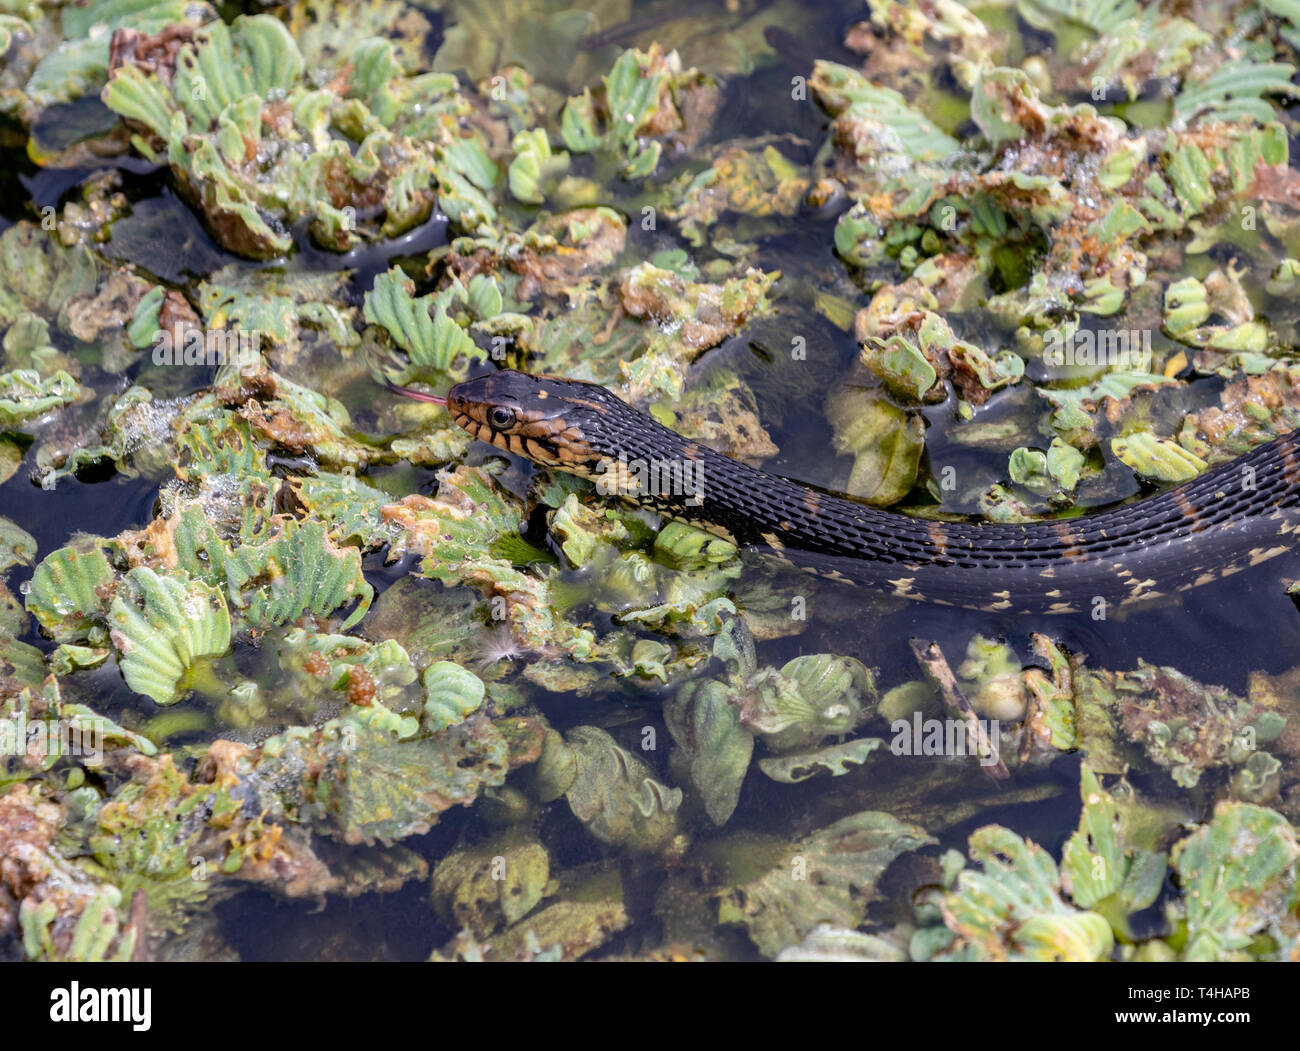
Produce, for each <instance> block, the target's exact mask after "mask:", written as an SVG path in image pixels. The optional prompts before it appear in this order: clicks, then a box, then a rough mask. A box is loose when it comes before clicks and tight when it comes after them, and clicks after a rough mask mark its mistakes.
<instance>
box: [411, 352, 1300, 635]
mask: <svg viewBox="0 0 1300 1051" xmlns="http://www.w3.org/2000/svg"><path fill="white" fill-rule="evenodd" d="M389 386H390V388H392V389H393V390H394V391H396V392H397V393H400V394H404V395H407V396H409V397H414V398H418V399H420V400H424V401H432V402H436V403H438V404H441V405H444V406H445V407H446V408H447V410H448V411H449V412H450V414H451V416H452V418H453V419H454V421H455V422H456V423H457V424H458V425H459V426H460V427H462V428H463V429H464V430H466V431H467V432H468V433H469V434H470V435H472V436H473V437H475V438H477V439H479V440H481V441H484V442H487V443H489V444H490V445H492V446H494V447H495V448H497V449H500V450H503V451H505V452H509V453H512V454H515V455H517V456H520V457H523V458H525V459H527V460H530V461H532V462H533V463H535V464H538V465H540V466H542V467H547V468H552V469H555V470H559V471H564V472H568V473H570V474H574V475H578V476H580V477H584V478H588V479H591V480H593V481H595V482H596V483H597V488H598V491H599V492H601V493H606V494H609V495H611V496H618V497H619V498H621V499H623V500H627V501H630V502H632V503H635V504H638V505H641V506H644V507H647V508H649V509H651V510H653V511H655V512H657V513H658V514H660V515H663V516H666V517H669V518H672V519H676V520H679V521H682V522H686V523H688V524H690V525H694V526H696V527H699V528H702V529H704V530H707V531H708V532H710V533H712V534H714V535H717V536H720V537H722V538H724V539H726V540H728V541H730V542H731V543H732V544H734V545H736V546H737V547H738V548H742V549H746V550H756V551H758V552H760V553H763V554H767V555H772V556H775V557H777V558H779V559H781V560H782V561H785V562H787V563H792V564H794V565H796V566H799V567H800V568H803V569H807V570H810V571H811V572H814V573H816V574H818V575H820V576H824V577H829V578H831V579H834V580H840V581H846V582H849V583H853V584H859V585H863V586H866V587H868V588H874V589H876V590H878V591H881V592H885V593H888V594H892V595H895V596H898V597H900V598H904V599H909V600H914V601H918V602H928V603H933V604H937V605H946V606H958V607H963V608H966V609H974V610H982V611H986V612H992V613H1008V614H1073V613H1087V614H1091V615H1092V616H1093V618H1094V619H1104V617H1105V616H1106V615H1107V611H1108V610H1110V609H1114V608H1126V607H1139V606H1144V605H1146V604H1148V603H1155V602H1158V601H1159V600H1162V599H1167V598H1168V597H1169V596H1172V595H1176V594H1177V593H1179V592H1184V591H1188V590H1190V589H1192V588H1196V587H1200V586H1203V585H1205V584H1209V583H1210V582H1212V581H1215V580H1220V579H1222V578H1224V577H1228V576H1231V575H1232V574H1234V573H1237V572H1240V571H1241V570H1243V569H1246V568H1248V567H1249V566H1253V565H1256V564H1259V563H1261V562H1265V561H1267V560H1269V559H1272V558H1275V557H1277V556H1278V555H1281V554H1283V553H1285V552H1287V551H1289V550H1291V548H1292V546H1293V542H1294V538H1295V533H1296V530H1297V528H1300V432H1297V431H1292V432H1288V433H1285V434H1282V435H1280V436H1278V437H1276V438H1274V439H1272V440H1271V441H1268V442H1266V443H1264V444H1261V445H1258V446H1256V447H1255V448H1254V449H1252V450H1250V451H1249V452H1247V453H1245V454H1243V455H1241V456H1238V457H1237V458H1236V459H1234V460H1231V461H1228V462H1226V463H1224V464H1221V465H1219V466H1217V467H1214V468H1212V469H1210V470H1208V471H1205V472H1203V473H1201V474H1200V475H1198V476H1197V477H1195V478H1193V479H1191V480H1190V481H1186V482H1184V483H1182V484H1180V485H1177V486H1173V487H1170V488H1166V489H1163V490H1161V491H1158V492H1156V493H1154V494H1152V495H1150V496H1147V497H1145V498H1141V499H1138V500H1133V501H1129V502H1126V503H1120V504H1117V505H1114V506H1111V507H1108V508H1105V509H1101V510H1097V511H1093V512H1088V513H1084V514H1081V515H1075V516H1073V517H1061V518H1046V519H1041V520H1036V521H1027V522H1020V523H1005V522H987V521H979V520H972V521H947V520H937V519H923V518H918V517H912V516H910V515H907V514H904V513H901V512H898V511H891V510H887V509H885V508H880V507H874V506H871V505H869V504H866V503H859V502H857V501H854V500H851V499H847V498H843V497H838V496H832V495H830V494H829V493H825V492H822V491H820V490H817V489H812V488H809V487H808V486H805V485H800V484H799V483H797V482H795V481H792V480H790V479H788V478H784V477H782V476H780V475H775V474H770V473H767V472H765V471H763V470H760V469H759V468H756V467H751V466H749V465H748V464H745V463H742V462H740V461H739V460H735V459H732V458H731V457H728V456H725V455H724V454H722V453H720V452H718V451H716V450H714V449H712V448H710V447H709V446H707V445H705V444H703V443H701V442H698V441H694V440H692V439H689V438H686V437H684V436H683V435H681V434H678V433H677V432H676V431H674V430H672V429H671V428H669V427H666V426H664V425H663V424H662V423H660V422H659V421H657V420H655V419H654V418H653V417H651V416H649V415H647V414H646V413H643V412H641V411H639V410H637V409H636V408H634V407H633V406H632V405H630V404H628V403H627V402H624V401H623V400H621V399H620V398H618V397H617V396H616V395H615V394H613V393H612V392H611V391H609V390H607V389H606V388H605V387H603V386H600V385H598V384H595V383H588V382H584V381H580V380H571V379H563V378H559V377H555V376H547V375H536V374H530V373H525V372H520V371H516V370H514V369H500V370H497V371H495V372H492V373H488V374H486V375H484V376H480V377H478V378H474V379H470V380H466V381H465V382H462V383H457V384H455V385H454V386H452V387H451V389H450V390H449V391H448V393H447V395H446V396H445V397H440V396H437V395H433V394H429V393H426V392H423V391H418V390H412V389H410V388H406V387H400V386H396V385H394V384H392V383H390V384H389ZM1099 612H1100V614H1101V615H1100V616H1098V613H1099Z"/></svg>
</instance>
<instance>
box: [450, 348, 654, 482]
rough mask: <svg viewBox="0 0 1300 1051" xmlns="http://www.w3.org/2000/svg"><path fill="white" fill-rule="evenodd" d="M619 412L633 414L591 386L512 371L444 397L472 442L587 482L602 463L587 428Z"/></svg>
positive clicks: (473, 382) (471, 382)
mask: <svg viewBox="0 0 1300 1051" xmlns="http://www.w3.org/2000/svg"><path fill="white" fill-rule="evenodd" d="M611 402H612V403H613V404H612V405H611V404H610V403H611ZM620 408H621V409H623V410H625V411H629V412H630V411H632V410H631V409H630V408H629V407H628V406H626V405H624V403H623V402H621V401H619V400H618V399H617V398H615V397H614V396H613V395H612V394H610V393H609V392H608V391H606V390H605V389H604V388H603V387H598V386H596V385H595V384H591V383H581V382H578V381H576V380H565V379H557V378H555V377H552V376H530V375H529V374H527V373H525V372H516V371H515V370H513V369H502V370H501V371H500V372H493V373H490V374H488V375H486V376H480V377H479V378H478V379H473V380H468V381H466V382H465V383H458V384H456V386H454V387H452V388H451V390H450V391H449V392H448V394H447V409H448V410H449V411H450V412H451V414H452V418H453V419H454V420H455V421H456V423H458V424H459V425H460V426H461V427H463V428H465V430H467V431H469V433H470V434H472V435H473V436H474V437H475V438H477V439H479V440H480V441H484V442H489V443H490V444H492V445H495V446H496V447H497V448H498V449H504V450H505V451H506V452H512V453H515V454H516V455H517V456H523V457H524V458H526V459H529V460H532V461H533V462H534V463H538V464H542V465H543V466H546V467H558V468H560V469H561V470H565V471H569V472H571V473H573V474H579V475H583V476H585V477H594V474H595V471H596V468H597V465H598V463H599V461H600V456H599V455H598V454H597V453H596V451H595V450H594V449H593V447H592V445H591V443H590V442H589V441H588V439H587V435H588V434H589V433H592V432H591V431H590V430H589V428H590V427H591V426H593V425H594V424H595V423H597V422H598V421H599V420H600V419H601V418H602V417H604V416H607V415H609V414H610V413H612V412H616V411H618V409H620Z"/></svg>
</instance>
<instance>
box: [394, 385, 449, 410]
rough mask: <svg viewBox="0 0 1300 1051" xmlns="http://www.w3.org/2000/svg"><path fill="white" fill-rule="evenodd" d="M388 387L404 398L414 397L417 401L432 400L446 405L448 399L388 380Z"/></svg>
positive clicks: (437, 403) (434, 402)
mask: <svg viewBox="0 0 1300 1051" xmlns="http://www.w3.org/2000/svg"><path fill="white" fill-rule="evenodd" d="M384 382H385V384H386V385H387V387H388V389H389V390H391V391H392V392H393V393H394V394H400V395H402V397H404V398H414V399H415V400H416V401H431V402H433V404H434V405H446V404H447V399H446V398H445V397H443V396H441V395H439V394H429V393H427V392H426V391H422V390H412V389H411V388H410V387H399V386H398V385H397V384H396V383H392V382H390V381H388V380H385V381H384Z"/></svg>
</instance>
